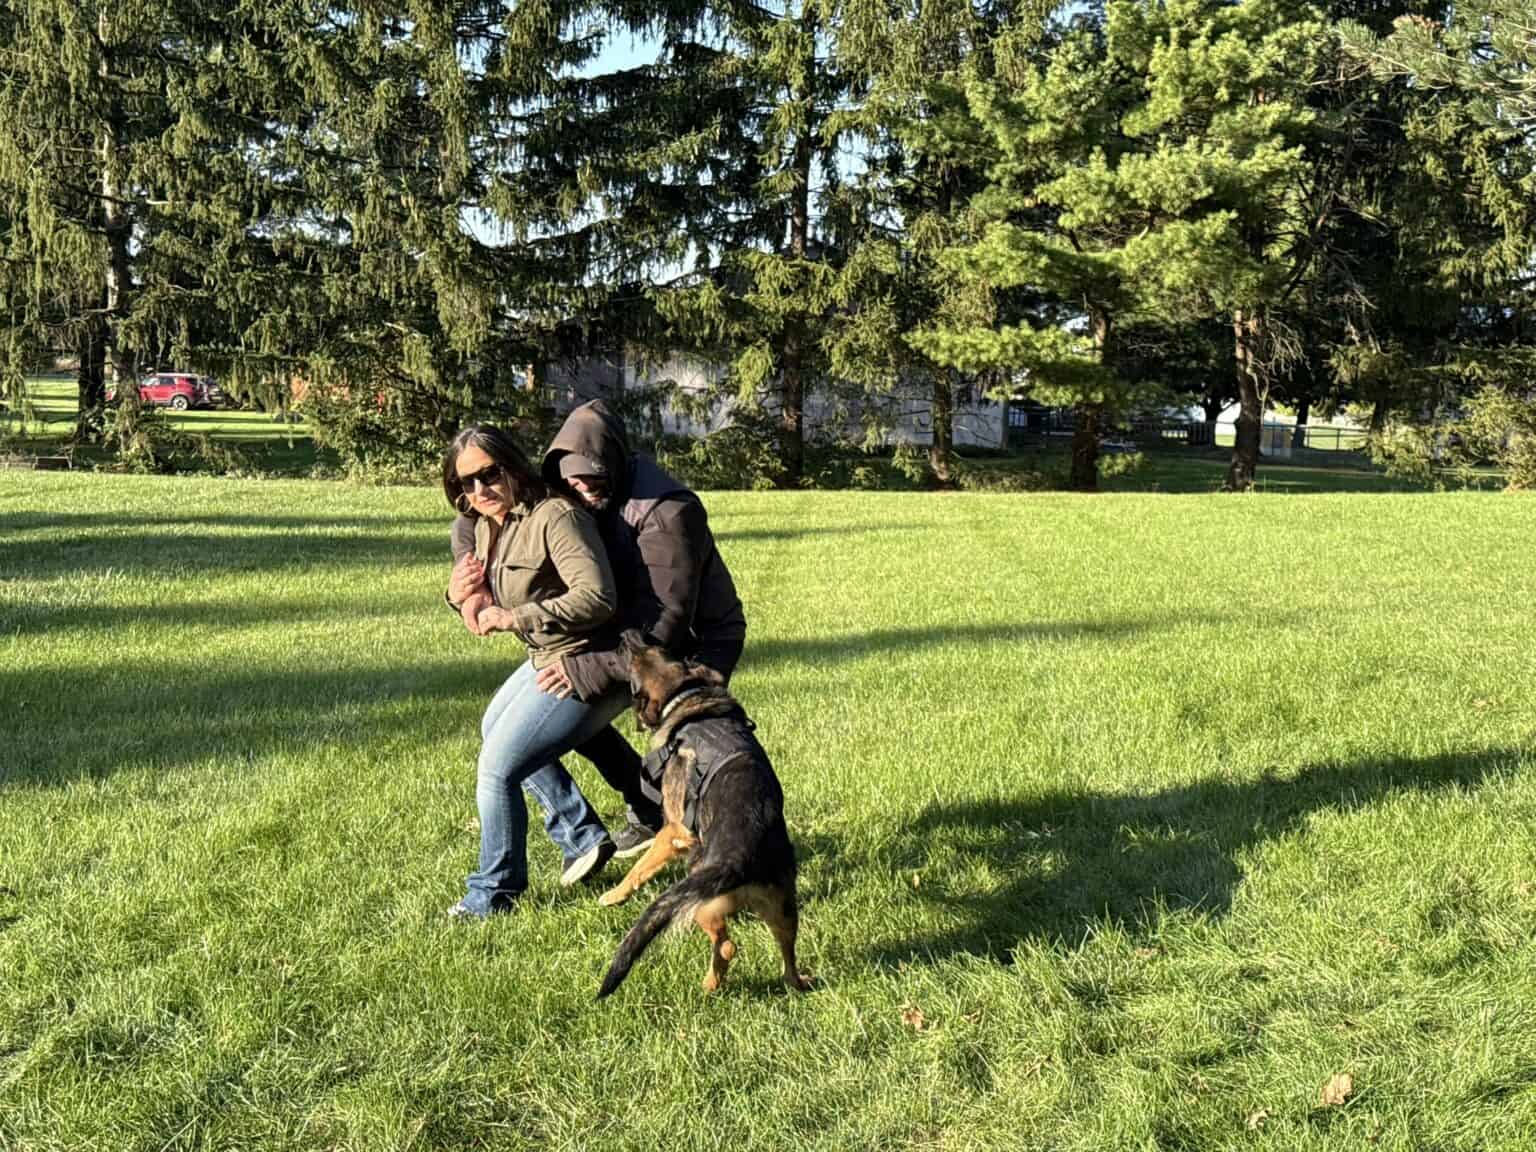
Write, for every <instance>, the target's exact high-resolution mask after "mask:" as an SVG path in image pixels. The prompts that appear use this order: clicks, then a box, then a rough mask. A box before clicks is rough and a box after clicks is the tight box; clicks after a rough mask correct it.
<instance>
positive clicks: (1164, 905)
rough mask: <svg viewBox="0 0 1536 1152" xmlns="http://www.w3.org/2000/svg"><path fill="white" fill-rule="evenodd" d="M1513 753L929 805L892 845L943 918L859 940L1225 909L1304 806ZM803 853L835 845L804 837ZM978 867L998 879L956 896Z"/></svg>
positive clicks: (951, 947) (1039, 930) (1463, 777)
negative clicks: (925, 926)
mask: <svg viewBox="0 0 1536 1152" xmlns="http://www.w3.org/2000/svg"><path fill="white" fill-rule="evenodd" d="M1520 757H1521V753H1520V752H1519V751H1518V750H1516V749H1512V748H1497V749H1487V750H1481V751H1476V752H1467V753H1462V754H1452V755H1445V756H1437V757H1429V758H1425V759H1407V758H1397V759H1386V760H1368V761H1362V762H1359V763H1354V764H1346V765H1335V764H1320V765H1313V766H1310V767H1307V768H1304V769H1302V770H1301V771H1299V772H1297V773H1296V774H1295V775H1293V776H1286V777H1281V776H1274V775H1270V776H1265V777H1263V778H1262V779H1259V780H1250V781H1241V782H1239V781H1227V780H1206V781H1201V782H1199V783H1197V784H1191V785H1188V786H1185V787H1180V788H1170V789H1166V790H1164V791H1161V792H1154V793H1150V794H1146V795H1122V794H1111V793H1070V792H1055V793H1047V794H1045V795H1042V796H1037V797H1032V798H1030V799H1027V800H1017V801H1013V800H1006V799H985V800H961V801H953V802H943V803H936V804H933V805H930V806H929V807H928V808H926V809H924V810H923V811H922V812H921V813H920V814H919V815H918V817H917V819H916V820H915V821H913V822H912V823H911V824H910V825H909V826H908V827H907V828H906V829H905V830H904V832H903V835H902V838H901V839H900V841H899V842H898V845H897V847H896V849H895V850H894V853H893V855H894V857H895V860H896V864H897V867H898V868H899V869H900V870H901V872H902V873H903V874H905V873H907V872H909V871H911V872H916V873H918V874H919V876H920V878H921V887H920V888H918V889H917V890H916V891H915V892H914V893H913V898H915V899H918V900H920V901H921V902H923V903H924V904H925V905H927V906H928V909H929V910H930V911H932V912H934V913H936V914H937V915H936V916H935V917H934V919H937V920H939V921H942V922H947V926H946V927H941V928H938V929H936V930H934V931H931V932H929V933H927V934H923V935H919V936H916V937H908V938H884V939H875V940H872V941H871V942H870V954H871V957H872V959H873V960H874V961H875V963H877V964H881V965H890V966H894V965H896V964H899V963H903V962H911V961H912V960H914V959H918V960H922V959H925V958H926V959H930V960H938V959H943V958H946V957H950V956H955V955H962V954H964V955H975V956H983V957H987V958H990V959H993V960H997V961H999V962H1003V963H1007V962H1008V961H1009V958H1010V956H1011V953H1012V950H1013V949H1014V948H1015V947H1017V946H1018V944H1019V943H1020V942H1021V941H1024V940H1028V939H1038V940H1069V941H1070V940H1076V939H1079V938H1081V936H1082V935H1083V932H1084V930H1085V929H1086V928H1087V927H1088V926H1089V925H1091V924H1095V923H1097V924H1104V923H1114V924H1118V925H1121V926H1123V927H1126V928H1127V929H1129V930H1131V931H1133V932H1143V931H1147V930H1149V929H1152V928H1154V927H1155V926H1156V921H1157V919H1158V917H1159V916H1160V915H1161V914H1162V912H1163V910H1165V909H1170V908H1172V909H1179V908H1184V909H1192V910H1198V911H1199V912H1202V913H1204V914H1206V915H1210V916H1218V917H1220V916H1224V915H1226V914H1227V912H1228V911H1229V909H1230V908H1231V904H1232V898H1233V893H1234V892H1235V891H1236V889H1237V887H1238V885H1239V884H1240V883H1241V882H1242V880H1243V873H1242V871H1241V870H1240V868H1239V866H1238V863H1237V861H1238V858H1239V856H1241V855H1242V854H1243V853H1244V852H1245V851H1247V850H1248V849H1250V848H1252V847H1254V846H1255V845H1258V844H1261V843H1263V842H1264V841H1268V840H1273V839H1277V838H1280V837H1283V836H1286V835H1288V834H1290V833H1292V832H1294V831H1296V830H1297V829H1298V828H1300V827H1301V826H1302V825H1304V824H1305V822H1306V820H1307V819H1308V818H1309V817H1310V816H1311V815H1312V814H1313V813H1316V812H1323V811H1332V812H1350V811H1356V810H1359V809H1363V808H1366V807H1368V806H1370V805H1372V804H1375V803H1378V802H1380V801H1382V800H1383V799H1386V798H1388V797H1391V796H1394V795H1398V794H1402V793H1406V792H1417V793H1442V792H1452V791H1456V790H1461V789H1467V790H1470V789H1476V788H1478V787H1480V786H1481V785H1482V784H1484V783H1486V782H1488V781H1490V780H1493V779H1496V778H1499V777H1501V776H1504V775H1508V774H1510V773H1512V772H1514V771H1516V770H1517V765H1518V763H1519V761H1520ZM808 848H809V852H808V856H809V857H810V858H812V859H814V858H815V857H816V856H818V855H821V854H822V853H824V852H828V851H830V852H831V854H832V855H833V856H834V857H835V855H836V847H835V845H826V844H818V843H817V842H816V841H814V840H813V841H811V842H810V844H808ZM977 861H979V862H981V863H983V864H984V865H985V866H986V870H987V871H988V872H990V873H991V874H993V875H994V876H1001V877H1002V880H1001V882H1000V883H997V884H992V885H988V886H987V890H986V891H967V890H965V889H964V887H963V884H964V881H963V879H961V880H959V881H958V882H956V881H955V880H954V879H953V878H957V877H963V876H964V875H965V874H966V873H967V872H970V871H973V870H972V869H971V868H970V865H972V864H973V863H975V862H977Z"/></svg>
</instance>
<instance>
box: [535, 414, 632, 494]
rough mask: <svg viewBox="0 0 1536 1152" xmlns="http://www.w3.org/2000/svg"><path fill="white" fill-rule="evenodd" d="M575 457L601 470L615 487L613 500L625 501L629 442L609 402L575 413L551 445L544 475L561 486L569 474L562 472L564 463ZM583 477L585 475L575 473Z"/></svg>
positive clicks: (547, 479)
mask: <svg viewBox="0 0 1536 1152" xmlns="http://www.w3.org/2000/svg"><path fill="white" fill-rule="evenodd" d="M571 455H576V456H583V457H586V458H587V460H590V461H592V462H594V463H596V464H597V465H599V466H600V468H601V471H599V472H596V473H595V475H599V476H603V477H605V478H606V479H607V480H608V483H609V484H610V485H611V486H612V492H613V497H614V498H615V499H616V500H623V499H624V498H625V497H626V495H627V491H626V489H627V488H628V486H629V439H628V437H627V436H625V434H624V422H623V421H622V420H620V419H619V417H618V415H617V414H616V413H615V412H614V411H613V409H612V408H610V407H609V406H608V402H607V401H606V400H590V401H588V402H587V403H585V404H582V405H581V406H579V407H577V408H573V409H572V410H571V414H570V415H569V416H567V417H566V418H565V423H564V424H562V425H561V426H560V431H559V432H557V433H555V438H554V439H553V440H551V441H550V442H549V450H548V451H547V452H545V453H544V461H543V463H542V464H541V465H540V468H539V470H540V472H541V473H542V474H543V476H544V479H545V480H546V481H548V482H549V483H550V484H555V485H559V484H561V482H562V480H563V479H564V478H565V476H566V475H567V474H568V473H566V472H564V471H563V470H562V467H561V463H562V460H563V459H564V458H565V457H567V456H571ZM574 474H576V475H581V474H582V473H574Z"/></svg>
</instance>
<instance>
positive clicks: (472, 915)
mask: <svg viewBox="0 0 1536 1152" xmlns="http://www.w3.org/2000/svg"><path fill="white" fill-rule="evenodd" d="M446 915H447V917H448V919H450V920H452V921H453V922H454V923H455V924H468V923H470V922H472V921H475V920H484V919H485V917H484V916H482V915H480V913H478V912H476V911H475V910H474V909H473V908H471V907H470V906H469V905H468V904H466V903H464V901H462V900H460V901H459V902H458V903H457V904H455V905H454V906H453V907H452V908H449V909H448V911H447V913H446Z"/></svg>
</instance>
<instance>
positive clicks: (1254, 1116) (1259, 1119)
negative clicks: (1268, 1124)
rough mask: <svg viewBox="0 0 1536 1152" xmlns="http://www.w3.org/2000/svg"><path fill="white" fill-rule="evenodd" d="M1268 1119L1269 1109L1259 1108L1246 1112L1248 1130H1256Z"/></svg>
mask: <svg viewBox="0 0 1536 1152" xmlns="http://www.w3.org/2000/svg"><path fill="white" fill-rule="evenodd" d="M1268 1119H1269V1109H1268V1108H1260V1109H1259V1110H1258V1111H1257V1112H1250V1113H1248V1131H1250V1132H1257V1131H1258V1130H1259V1129H1260V1128H1261V1127H1262V1126H1263V1124H1264V1121H1266V1120H1268Z"/></svg>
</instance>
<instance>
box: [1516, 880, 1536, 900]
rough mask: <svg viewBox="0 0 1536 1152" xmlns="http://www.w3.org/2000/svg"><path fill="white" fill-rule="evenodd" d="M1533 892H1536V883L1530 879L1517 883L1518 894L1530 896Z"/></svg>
mask: <svg viewBox="0 0 1536 1152" xmlns="http://www.w3.org/2000/svg"><path fill="white" fill-rule="evenodd" d="M1532 892H1536V884H1532V883H1531V882H1530V881H1529V880H1522V881H1521V882H1520V883H1518V884H1516V885H1515V895H1516V896H1529V895H1530V894H1531V893H1532Z"/></svg>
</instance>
